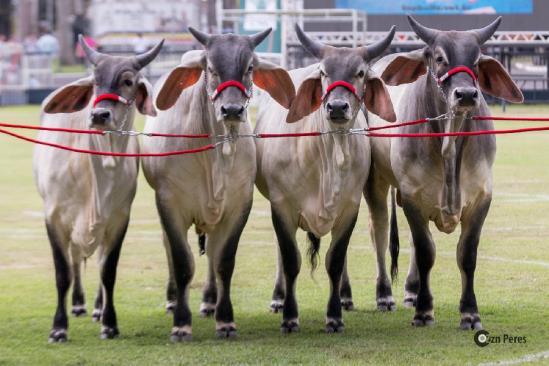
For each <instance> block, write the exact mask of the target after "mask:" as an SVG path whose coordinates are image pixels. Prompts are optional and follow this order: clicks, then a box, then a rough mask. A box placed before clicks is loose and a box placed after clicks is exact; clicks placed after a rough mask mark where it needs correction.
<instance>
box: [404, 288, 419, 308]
mask: <svg viewBox="0 0 549 366" xmlns="http://www.w3.org/2000/svg"><path fill="white" fill-rule="evenodd" d="M416 299H417V295H416V294H413V293H411V292H406V293H405V294H404V307H405V308H408V309H411V308H415V307H416Z"/></svg>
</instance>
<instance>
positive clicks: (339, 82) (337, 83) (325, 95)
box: [322, 80, 362, 100]
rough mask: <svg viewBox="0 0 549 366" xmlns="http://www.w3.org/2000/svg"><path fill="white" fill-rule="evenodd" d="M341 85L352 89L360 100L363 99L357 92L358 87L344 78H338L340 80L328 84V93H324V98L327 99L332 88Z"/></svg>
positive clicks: (349, 89)
mask: <svg viewBox="0 0 549 366" xmlns="http://www.w3.org/2000/svg"><path fill="white" fill-rule="evenodd" d="M340 86H341V87H343V88H345V89H347V90H348V91H350V92H351V93H352V94H353V95H354V96H355V97H356V99H358V100H360V99H362V98H361V97H359V96H358V94H357V92H356V88H355V86H354V85H353V84H351V83H348V82H346V81H344V80H338V81H334V82H333V83H331V84H330V86H328V89H326V93H324V95H323V96H322V100H324V99H326V98H327V97H328V94H330V93H331V92H332V90H334V89H335V88H337V87H340Z"/></svg>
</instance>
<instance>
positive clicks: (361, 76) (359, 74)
mask: <svg viewBox="0 0 549 366" xmlns="http://www.w3.org/2000/svg"><path fill="white" fill-rule="evenodd" d="M364 75H365V74H364V70H360V71H359V72H358V74H356V77H357V78H360V79H362V78H363V77H364Z"/></svg>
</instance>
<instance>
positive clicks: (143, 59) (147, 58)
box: [135, 39, 164, 69]
mask: <svg viewBox="0 0 549 366" xmlns="http://www.w3.org/2000/svg"><path fill="white" fill-rule="evenodd" d="M163 45H164V39H162V40H161V41H160V42H159V43H158V44H157V45H156V46H154V47H153V48H151V49H150V50H148V51H147V52H145V53H142V54H140V55H137V56H135V60H136V61H137V64H138V65H139V68H140V69H142V68H144V67H145V66H147V65H148V64H150V63H151V61H152V60H154V59H155V57H156V56H158V54H159V53H160V50H161V49H162V46H163Z"/></svg>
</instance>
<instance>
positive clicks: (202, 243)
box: [198, 233, 206, 255]
mask: <svg viewBox="0 0 549 366" xmlns="http://www.w3.org/2000/svg"><path fill="white" fill-rule="evenodd" d="M198 250H199V253H200V255H204V253H206V234H203V233H201V234H198Z"/></svg>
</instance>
